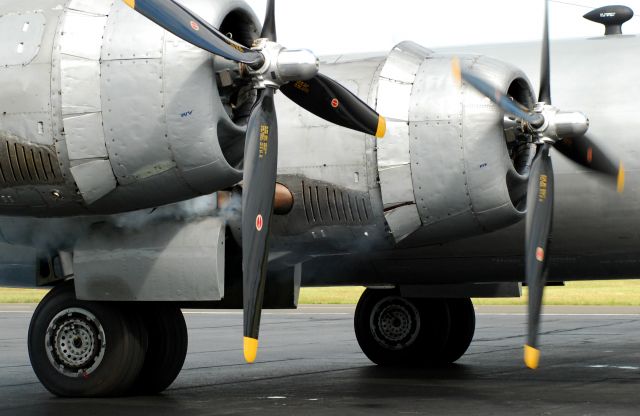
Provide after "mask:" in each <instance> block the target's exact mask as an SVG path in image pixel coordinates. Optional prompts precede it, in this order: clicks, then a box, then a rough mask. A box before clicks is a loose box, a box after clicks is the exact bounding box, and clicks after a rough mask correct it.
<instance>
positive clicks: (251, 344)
mask: <svg viewBox="0 0 640 416" xmlns="http://www.w3.org/2000/svg"><path fill="white" fill-rule="evenodd" d="M257 355H258V340H257V339H254V338H249V337H244V359H245V360H246V361H247V362H248V363H249V364H251V363H253V362H255V361H256V356H257Z"/></svg>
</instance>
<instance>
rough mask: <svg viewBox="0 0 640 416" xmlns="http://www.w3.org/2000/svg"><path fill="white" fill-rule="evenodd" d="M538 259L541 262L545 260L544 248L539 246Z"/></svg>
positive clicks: (537, 250)
mask: <svg viewBox="0 0 640 416" xmlns="http://www.w3.org/2000/svg"><path fill="white" fill-rule="evenodd" d="M536 260H538V261H539V262H542V261H543V260H544V250H543V249H542V247H538V248H537V249H536Z"/></svg>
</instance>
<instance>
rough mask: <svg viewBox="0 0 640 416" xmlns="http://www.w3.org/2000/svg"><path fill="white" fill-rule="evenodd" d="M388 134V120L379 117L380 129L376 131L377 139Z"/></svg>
mask: <svg viewBox="0 0 640 416" xmlns="http://www.w3.org/2000/svg"><path fill="white" fill-rule="evenodd" d="M385 134H387V120H385V119H384V117H382V116H379V117H378V129H377V130H376V137H378V138H382V137H384V135H385Z"/></svg>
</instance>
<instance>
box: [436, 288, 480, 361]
mask: <svg viewBox="0 0 640 416" xmlns="http://www.w3.org/2000/svg"><path fill="white" fill-rule="evenodd" d="M447 306H448V307H449V317H450V319H451V326H450V328H449V338H448V339H447V344H446V346H445V348H444V350H443V356H442V364H451V363H454V362H456V361H457V360H458V359H459V358H460V357H462V356H463V355H464V353H465V352H467V349H468V348H469V345H470V344H471V340H473V334H474V333H475V330H476V312H475V310H474V309H473V303H472V302H471V299H469V298H462V299H447Z"/></svg>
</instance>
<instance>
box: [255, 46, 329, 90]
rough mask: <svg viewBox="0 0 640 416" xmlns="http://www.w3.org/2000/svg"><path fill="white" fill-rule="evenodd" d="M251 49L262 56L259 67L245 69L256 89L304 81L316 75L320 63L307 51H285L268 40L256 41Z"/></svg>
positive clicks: (278, 86)
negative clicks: (261, 62) (262, 59)
mask: <svg viewBox="0 0 640 416" xmlns="http://www.w3.org/2000/svg"><path fill="white" fill-rule="evenodd" d="M252 49H253V50H255V51H258V52H260V53H262V55H263V56H264V63H263V64H262V66H261V67H259V68H251V67H247V68H248V73H249V75H251V76H252V77H253V80H254V86H255V87H256V88H259V89H263V88H267V87H269V88H276V89H277V88H280V87H281V86H283V85H284V84H287V83H289V82H291V81H306V80H309V79H311V78H313V77H315V76H316V75H318V71H319V69H320V61H319V59H318V58H317V57H316V56H315V55H314V54H313V52H311V51H309V50H307V49H291V50H290V49H286V48H285V47H283V46H282V45H280V44H278V43H276V42H271V41H270V40H268V39H258V40H256V42H255V43H254V46H253V48H252Z"/></svg>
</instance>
